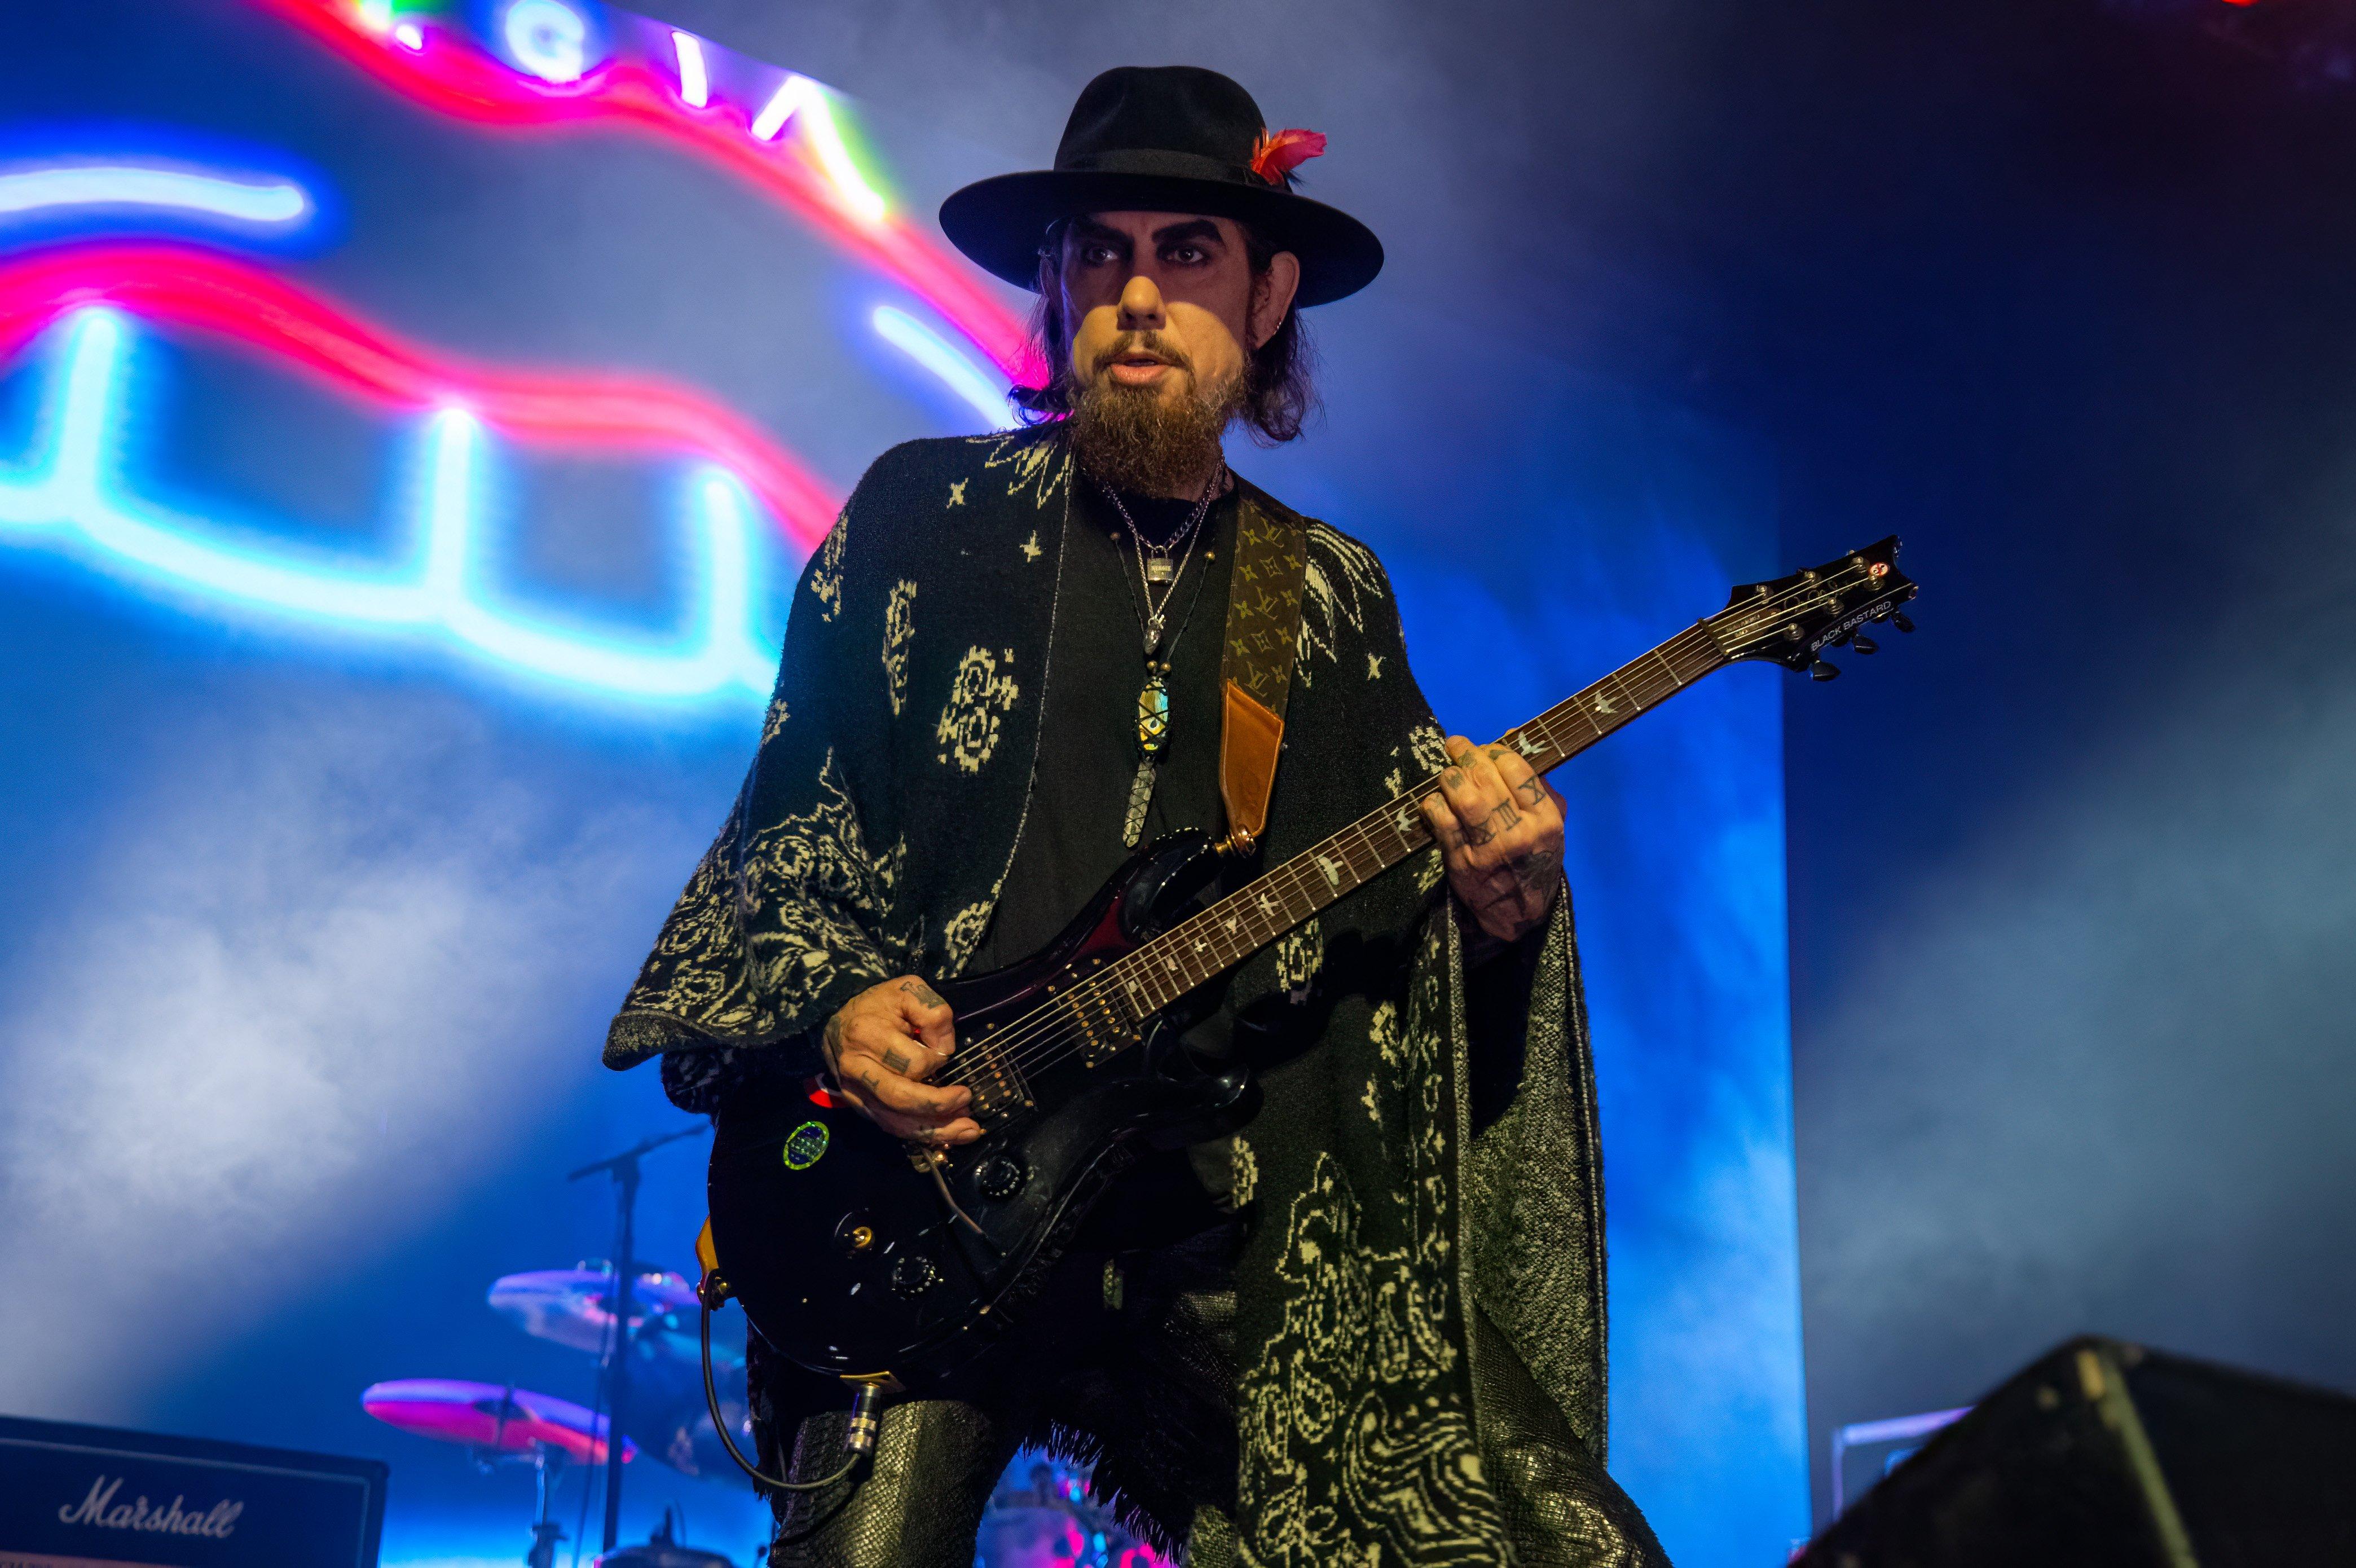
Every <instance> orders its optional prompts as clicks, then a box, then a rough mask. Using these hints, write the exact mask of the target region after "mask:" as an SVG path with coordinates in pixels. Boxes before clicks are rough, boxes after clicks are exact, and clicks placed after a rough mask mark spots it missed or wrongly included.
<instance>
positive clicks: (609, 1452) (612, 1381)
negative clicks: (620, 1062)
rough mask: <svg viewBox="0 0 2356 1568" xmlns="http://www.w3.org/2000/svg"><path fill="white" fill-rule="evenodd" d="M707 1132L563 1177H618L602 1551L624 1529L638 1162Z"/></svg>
mask: <svg viewBox="0 0 2356 1568" xmlns="http://www.w3.org/2000/svg"><path fill="white" fill-rule="evenodd" d="M708 1130H709V1129H707V1128H706V1127H705V1126H704V1125H703V1124H702V1123H701V1122H698V1123H696V1124H695V1125H694V1126H692V1127H681V1128H680V1130H679V1131H678V1132H676V1133H659V1134H657V1135H656V1136H654V1137H651V1138H648V1139H647V1140H646V1141H645V1142H644V1143H641V1144H637V1146H636V1147H634V1148H628V1149H625V1150H623V1151H622V1152H621V1153H620V1154H618V1155H614V1156H612V1157H611V1158H609V1159H603V1160H599V1161H598V1162H597V1163H596V1164H594V1165H583V1166H582V1167H581V1168H580V1169H579V1170H577V1171H574V1172H573V1173H572V1174H571V1175H570V1176H566V1177H565V1178H564V1179H565V1180H566V1181H580V1180H582V1179H583V1178H584V1177H585V1176H596V1175H598V1174H600V1173H601V1172H602V1173H604V1174H605V1175H609V1176H612V1177H613V1178H614V1206H615V1209H616V1221H615V1227H614V1229H615V1240H614V1288H613V1293H612V1294H611V1296H610V1297H609V1298H608V1299H609V1301H610V1303H611V1305H612V1309H613V1314H614V1348H613V1352H612V1354H611V1355H610V1356H609V1357H608V1358H607V1359H606V1363H605V1391H606V1397H605V1546H604V1547H603V1549H602V1550H604V1551H606V1552H611V1551H613V1550H614V1542H615V1541H616V1538H617V1537H619V1536H620V1534H621V1532H622V1448H623V1444H625V1443H626V1442H627V1441H628V1440H627V1439H626V1438H625V1437H624V1436H623V1435H622V1411H623V1408H624V1406H625V1404H626V1401H627V1399H628V1396H629V1386H630V1276H631V1274H632V1273H633V1272H634V1271H635V1270H636V1269H637V1263H636V1262H633V1261H632V1259H631V1256H630V1254H631V1252H632V1251H633V1250H634V1249H635V1248H636V1246H637V1242H636V1241H635V1240H634V1239H633V1237H634V1232H635V1230H636V1220H637V1208H638V1161H639V1160H640V1159H642V1158H643V1157H645V1156H646V1155H649V1154H651V1153H653V1152H654V1151H655V1150H657V1149H659V1148H661V1147H662V1146H663V1145H664V1144H675V1143H677V1142H678V1141H679V1140H680V1139H681V1138H691V1137H693V1136H694V1135H695V1134H696V1133H702V1132H706V1131H708Z"/></svg>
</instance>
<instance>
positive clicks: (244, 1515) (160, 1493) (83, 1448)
mask: <svg viewBox="0 0 2356 1568" xmlns="http://www.w3.org/2000/svg"><path fill="white" fill-rule="evenodd" d="M384 1481H385V1466H383V1465H382V1464H381V1463H380V1462H378V1461H376V1460H373V1459H339V1458H335V1457H332V1456H330V1455H325V1454H300V1453H295V1452H293V1451H291V1450H288V1449H283V1448H249V1447H246V1446H245V1445H244V1444H236V1443H211V1442H207V1441H205V1440H204V1439H201V1438H195V1437H157V1436H154V1435H151V1434H147V1433H144V1432H114V1431H110V1430H108V1429H107V1428H105V1427H102V1426H70V1425H67V1424H65V1423H60V1422H53V1421H26V1420H22V1419H19V1418H17V1417H15V1416H0V1568H231V1565H232V1564H235V1565H236V1568H249V1565H252V1568H376V1553H377V1541H378V1538H379V1536H380V1534H381V1533H382V1532H383V1530H384Z"/></svg>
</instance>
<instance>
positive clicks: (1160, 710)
mask: <svg viewBox="0 0 2356 1568" xmlns="http://www.w3.org/2000/svg"><path fill="white" fill-rule="evenodd" d="M1145 671H1146V674H1145V684H1144V685H1143V686H1141V687H1140V688H1139V689H1138V693H1137V749H1138V750H1140V751H1141V752H1143V753H1144V754H1145V755H1146V756H1147V757H1159V756H1161V755H1162V746H1165V745H1167V744H1168V743H1169V740H1170V682H1169V680H1168V676H1169V673H1170V666H1169V665H1167V664H1156V663H1152V662H1151V661H1149V662H1148V663H1147V664H1146V666H1145Z"/></svg>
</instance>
